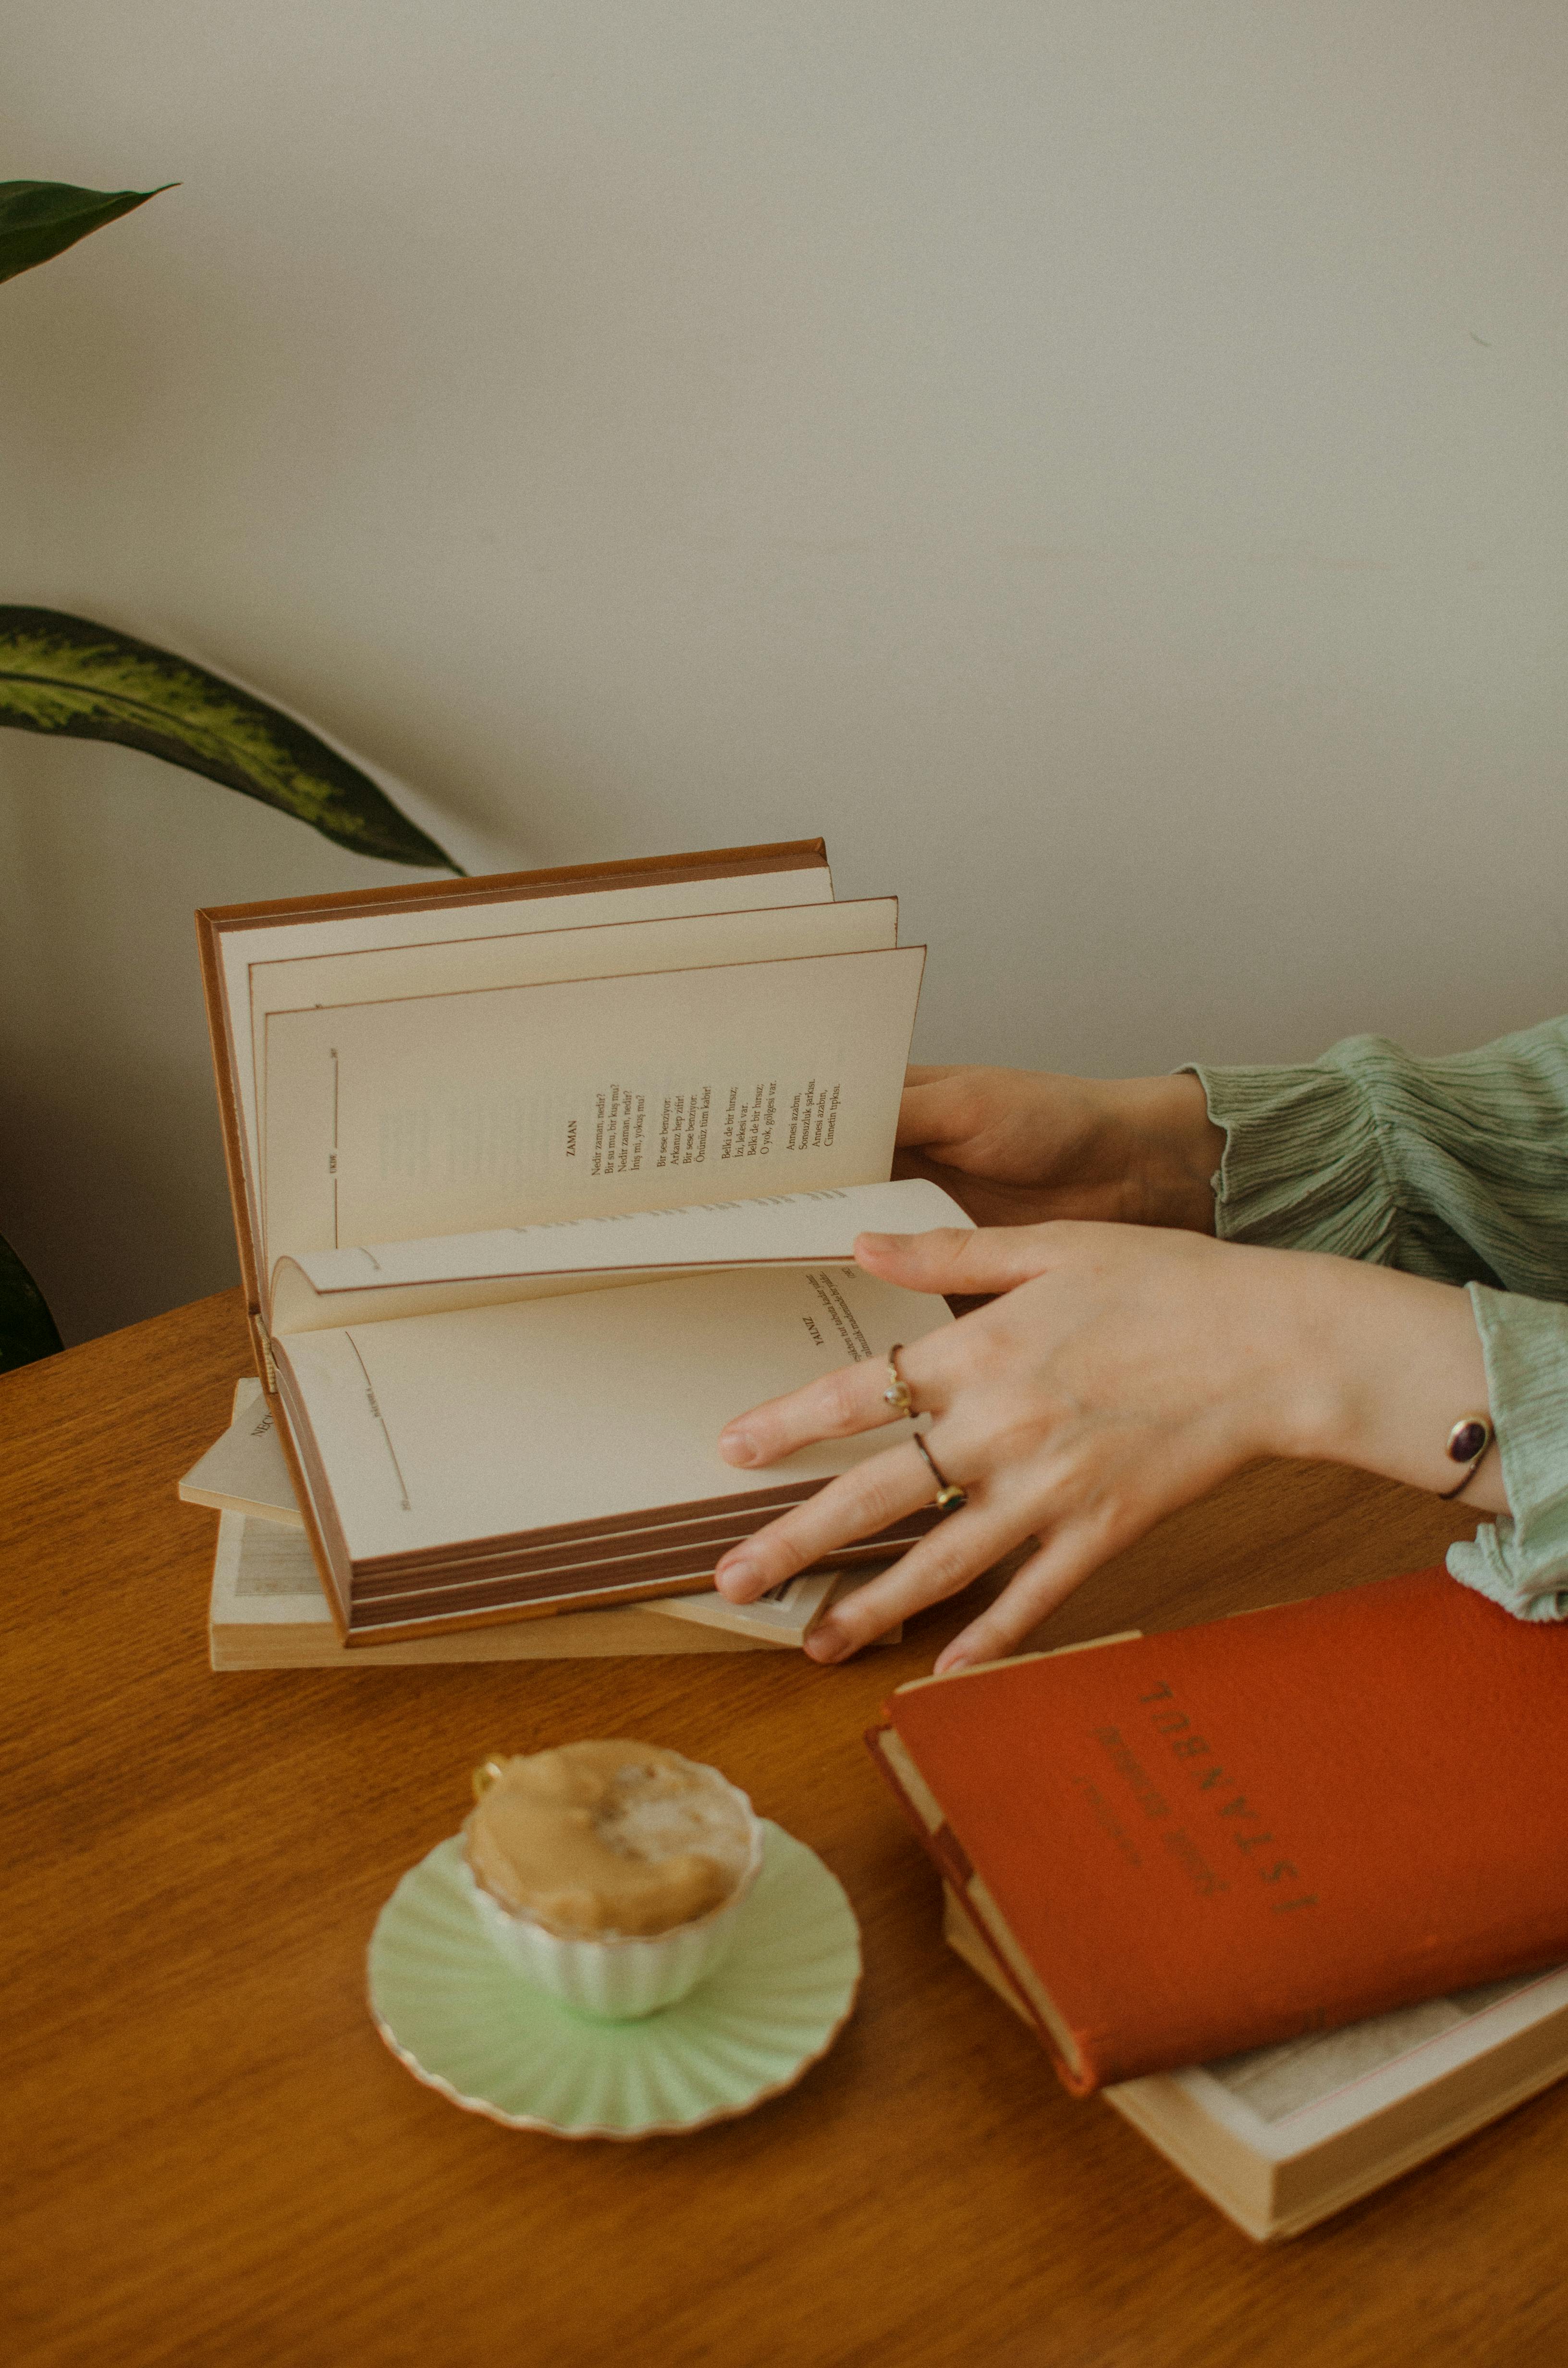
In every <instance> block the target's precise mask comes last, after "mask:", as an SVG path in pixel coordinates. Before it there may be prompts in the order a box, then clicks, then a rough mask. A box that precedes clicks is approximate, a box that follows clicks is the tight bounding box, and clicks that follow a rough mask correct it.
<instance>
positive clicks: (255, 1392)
mask: <svg viewBox="0 0 1568 2368" xmlns="http://www.w3.org/2000/svg"><path fill="white" fill-rule="evenodd" d="M179 1496H180V1499H181V1502H182V1503H184V1504H187V1505H211V1506H216V1507H217V1508H219V1509H220V1510H222V1511H224V1512H229V1511H236V1512H241V1513H258V1514H260V1515H261V1517H262V1518H263V1519H264V1520H268V1521H283V1522H287V1523H289V1524H290V1526H291V1527H293V1528H294V1529H296V1530H299V1529H301V1528H302V1527H303V1520H302V1518H301V1512H300V1508H299V1505H298V1503H297V1501H296V1499H295V1496H294V1484H293V1482H292V1481H291V1480H290V1477H289V1463H288V1458H287V1457H286V1456H285V1454H284V1452H283V1445H282V1441H281V1440H279V1438H278V1429H277V1426H276V1424H275V1423H274V1422H273V1419H272V1410H271V1408H270V1407H269V1406H268V1405H267V1401H266V1399H265V1398H264V1397H263V1396H262V1394H261V1383H259V1382H256V1381H250V1382H240V1383H237V1384H236V1385H235V1390H234V1419H233V1422H232V1423H231V1424H230V1426H229V1428H228V1429H227V1430H226V1431H225V1432H224V1433H223V1436H222V1439H219V1440H214V1441H213V1443H212V1445H211V1446H210V1448H209V1449H208V1451H207V1452H206V1454H205V1455H204V1456H203V1457H202V1458H201V1461H200V1462H199V1463H194V1464H192V1466H191V1468H190V1470H189V1471H188V1472H187V1474H186V1475H185V1478H184V1479H183V1480H182V1481H181V1482H180V1484H179ZM313 1583H314V1565H312V1584H313Z"/></svg>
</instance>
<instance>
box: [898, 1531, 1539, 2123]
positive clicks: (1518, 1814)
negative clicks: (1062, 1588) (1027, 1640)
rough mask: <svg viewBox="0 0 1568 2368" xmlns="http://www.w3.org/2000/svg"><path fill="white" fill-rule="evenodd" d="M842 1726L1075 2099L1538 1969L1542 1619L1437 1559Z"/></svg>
mask: <svg viewBox="0 0 1568 2368" xmlns="http://www.w3.org/2000/svg"><path fill="white" fill-rule="evenodd" d="M886 1721H887V1723H886V1724H885V1725H882V1726H879V1727H876V1728H873V1729H872V1730H871V1731H870V1733H869V1736H868V1738H867V1739H868V1741H869V1744H870V1746H871V1749H872V1753H873V1756H874V1757H875V1759H877V1762H878V1765H879V1766H880V1767H881V1769H882V1770H883V1772H884V1774H885V1775H886V1776H887V1777H888V1778H889V1780H890V1781H891V1782H892V1785H893V1788H894V1791H895V1793H897V1795H898V1797H899V1799H900V1800H901V1801H902V1803H903V1806H904V1808H905V1810H906V1811H907V1813H908V1815H909V1816H910V1818H911V1820H912V1822H913V1823H914V1825H915V1829H916V1831H917V1832H918V1833H919V1834H920V1836H921V1839H923V1840H924V1841H925V1842H926V1847H927V1849H928V1850H930V1853H931V1855H932V1857H933V1858H934V1859H935V1861H936V1862H937V1866H938V1867H939V1868H940V1870H941V1873H942V1874H943V1875H944V1877H945V1878H946V1880H947V1881H948V1882H949V1883H950V1884H953V1885H955V1887H957V1888H958V1889H959V1890H960V1891H961V1892H962V1894H963V1896H964V1898H965V1900H966V1902H967V1904H968V1905H969V1907H970V1908H971V1912H972V1913H973V1914H974V1915H975V1917H976V1918H977V1920H978V1922H979V1923H980V1924H981V1925H982V1926H983V1929H984V1930H985V1931H986V1932H987V1934H988V1936H989V1937H990V1939H991V1941H992V1942H993V1944H994V1947H995V1949H996V1951H997V1953H998V1955H999V1956H1000V1957H1001V1958H1002V1960H1003V1962H1004V1963H1005V1964H1006V1966H1007V1967H1008V1968H1009V1970H1010V1971H1011V1973H1012V1975H1013V1976H1014V1979H1015V1981H1016V1982H1017V1986H1018V1988H1019V1990H1020V1992H1021V1994H1022V1995H1023V1997H1024V1998H1026V1999H1027V2000H1028V2005H1029V2007H1030V2009H1031V2010H1032V2013H1033V2016H1034V2019H1035V2021H1036V2024H1037V2026H1038V2028H1039V2029H1040V2033H1041V2035H1042V2037H1044V2038H1045V2039H1046V2040H1047V2042H1048V2044H1050V2045H1051V2048H1052V2049H1053V2051H1054V2053H1055V2055H1056V2057H1057V2060H1058V2068H1059V2070H1060V2071H1061V2074H1062V2078H1063V2080H1064V2081H1065V2083H1066V2085H1067V2087H1068V2088H1070V2089H1073V2090H1074V2091H1075V2092H1076V2093H1078V2094H1080V2095H1086V2094H1088V2093H1089V2091H1091V2090H1092V2089H1097V2088H1100V2087H1102V2086H1103V2085H1105V2084H1107V2083H1108V2082H1113V2081H1120V2080H1129V2079H1132V2078H1137V2077H1139V2076H1140V2075H1142V2074H1144V2073H1150V2072H1161V2071H1166V2070H1170V2069H1173V2068H1176V2067H1178V2066H1185V2065H1189V2064H1199V2063H1203V2062H1205V2061H1207V2060H1208V2059H1210V2058H1212V2057H1216V2056H1221V2055H1231V2054H1233V2053H1235V2052H1237V2051H1238V2050H1241V2049H1244V2048H1251V2047H1261V2046H1266V2045H1269V2044H1274V2043H1277V2042H1278V2041H1281V2040H1286V2039H1290V2038H1294V2037H1296V2036H1297V2035H1298V2034H1300V2033H1301V2032H1309V2031H1324V2030H1331V2029H1334V2028H1335V2027H1336V2026H1337V2025H1339V2024H1341V2023H1346V2022H1354V2021H1359V2020H1361V2019H1363V2018H1365V2017H1367V2016H1369V2015H1374V2014H1381V2013H1383V2012H1386V2011H1388V2010H1389V2009H1392V2008H1395V2007H1400V2006H1404V2005H1409V2004H1411V2003H1413V2002H1415V2001H1416V2000H1418V1999H1422V1998H1433V1997H1436V1996H1437V1995H1438V1994H1439V1993H1441V1992H1443V1991H1447V1990H1458V1989H1463V1988H1465V1987H1469V1986H1470V1985H1472V1984H1475V1983H1479V1982H1483V1981H1489V1980H1493V1979H1500V1978H1502V1977H1503V1976H1505V1975H1510V1974H1515V1973H1520V1972H1524V1971H1526V1970H1528V1969H1529V1968H1532V1967H1535V1966H1539V1965H1545V1964H1551V1963H1552V1962H1553V1961H1555V1960H1560V1959H1562V1958H1563V1957H1568V1627H1565V1626H1559V1625H1557V1624H1555V1623H1552V1622H1523V1621H1517V1620H1515V1619H1513V1618H1512V1617H1511V1616H1510V1615H1509V1614H1508V1613H1507V1612H1506V1611H1500V1610H1499V1609H1498V1608H1497V1607H1496V1606H1495V1605H1494V1604H1492V1603H1489V1602H1487V1601H1486V1600H1484V1599H1483V1598H1482V1597H1481V1596H1478V1595H1475V1594H1472V1593H1471V1591H1470V1590H1468V1589H1467V1588H1462V1587H1460V1586H1459V1585H1457V1584H1456V1582H1455V1581H1454V1580H1453V1579H1451V1578H1449V1577H1448V1576H1447V1574H1446V1573H1445V1572H1443V1571H1441V1570H1432V1571H1422V1572H1419V1573H1417V1574H1415V1576H1413V1577H1403V1578H1392V1579H1384V1580H1382V1581H1381V1582H1379V1583H1378V1584H1377V1585H1375V1586H1372V1587H1362V1588H1354V1589H1352V1590H1350V1591H1349V1592H1347V1593H1345V1594H1339V1595H1331V1596H1325V1597H1322V1598H1319V1599H1317V1600H1313V1601H1310V1602H1306V1603H1294V1604H1287V1605H1281V1606H1279V1607H1278V1608H1276V1609H1275V1610H1272V1611H1257V1612H1251V1613H1248V1614H1245V1615H1244V1616H1242V1617H1240V1618H1236V1619H1231V1620H1221V1621H1215V1622H1209V1623H1206V1624H1205V1625H1203V1626H1201V1627H1196V1628H1186V1629H1177V1630H1176V1631H1174V1632H1173V1633H1171V1634H1166V1635H1160V1636H1148V1637H1135V1638H1128V1639H1112V1640H1110V1641H1109V1642H1108V1643H1107V1644H1105V1645H1101V1646H1099V1647H1097V1648H1095V1649H1092V1650H1078V1651H1072V1652H1068V1653H1061V1654H1037V1655H1032V1656H1026V1657H1024V1658H1022V1659H1019V1660H1016V1661H1001V1662H994V1663H992V1664H990V1665H989V1666H986V1667H983V1668H976V1669H971V1670H963V1671H960V1672H956V1673H955V1674H954V1675H953V1676H952V1677H950V1678H928V1679H919V1680H917V1681H916V1682H915V1683H914V1684H913V1685H908V1686H903V1687H901V1688H900V1689H899V1691H898V1692H897V1693H896V1694H895V1695H894V1696H893V1698H892V1701H891V1702H889V1703H888V1704H887V1705H886Z"/></svg>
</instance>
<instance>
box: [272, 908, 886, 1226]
mask: <svg viewBox="0 0 1568 2368" xmlns="http://www.w3.org/2000/svg"><path fill="white" fill-rule="evenodd" d="M924 960H925V954H924V949H923V948H920V947H906V948H900V949H897V950H890V951H882V952H875V953H846V954H822V955H814V956H807V957H804V958H802V959H800V960H797V961H790V962H748V963H744V964H737V965H733V966H726V967H719V968H713V969H703V970H690V971H673V972H664V973H656V974H653V975H641V976H634V977H627V978H589V979H578V980H574V981H572V982H570V983H565V984H561V985H545V986H520V987H503V988H494V989H490V990H486V991H483V992H480V993H476V994H472V995H462V996H432V997H427V998H421V999H418V1000H415V1001H412V1002H406V1003H403V1002H397V1003H373V1004H361V1005H356V1006H354V1007H352V1008H347V1009H344V1010H337V1011H332V1010H328V1011H299V1012H275V1013H274V1014H273V1015H272V1017H271V1019H269V1020H268V1022H267V1105H268V1109H269V1110H270V1112H271V1113H272V1117H271V1122H270V1124H269V1125H268V1128H267V1144H266V1167H265V1187H264V1200H265V1205H266V1211H267V1250H268V1263H269V1264H270V1263H271V1261H272V1260H274V1259H276V1258H278V1257H281V1256H285V1255H289V1256H293V1257H295V1258H298V1257H300V1256H301V1255H302V1254H304V1253H307V1252H310V1251H312V1250H324V1249H337V1248H341V1247H346V1246H350V1245H354V1244H358V1243H366V1242H392V1241H398V1240H410V1239H415V1238H418V1237H421V1236H431V1235H439V1234H455V1233H477V1232H484V1231H490V1230H493V1229H494V1228H497V1227H501V1226H508V1225H517V1224H548V1223H551V1222H552V1221H554V1220H555V1219H557V1218H565V1217H583V1216H618V1215H620V1214H623V1213H625V1212H629V1211H631V1210H639V1209H641V1210H651V1209H665V1208H676V1207H679V1206H680V1205H681V1204H682V1203H683V1202H689V1201H695V1200H698V1199H712V1200H721V1199H722V1200H730V1199H742V1198H753V1197H757V1196H760V1195H761V1194H764V1193H767V1192H777V1191H785V1192H798V1191H801V1190H821V1189H822V1188H824V1186H830V1185H839V1184H863V1183H874V1182H881V1181H882V1180H884V1179H885V1178H886V1177H887V1175H888V1171H889V1169H890V1167H892V1148H893V1141H894V1136H895V1133H896V1131H897V1123H898V1108H899V1100H900V1097H901V1094H902V1090H903V1071H904V1064H905V1060H906V1058H907V1054H908V1048H909V1040H910V1034H911V1030H912V1029H913V1027H914V1022H915V1002H916V999H917V997H918V994H919V987H920V973H921V968H922V965H923V962H924Z"/></svg>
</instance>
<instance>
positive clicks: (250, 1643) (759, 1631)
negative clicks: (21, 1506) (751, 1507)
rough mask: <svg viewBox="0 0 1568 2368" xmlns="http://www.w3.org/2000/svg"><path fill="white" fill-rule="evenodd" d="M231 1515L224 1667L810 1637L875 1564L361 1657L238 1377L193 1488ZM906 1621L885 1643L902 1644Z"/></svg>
mask: <svg viewBox="0 0 1568 2368" xmlns="http://www.w3.org/2000/svg"><path fill="white" fill-rule="evenodd" d="M179 1495H180V1497H181V1500H182V1501H183V1502H184V1503H186V1504H189V1505H206V1506H210V1507H211V1508H214V1509H215V1510H216V1511H217V1512H218V1513H219V1514H220V1516H221V1519H220V1520H219V1524H218V1539H217V1548H216V1553H215V1556H214V1560H213V1567H212V1587H211V1597H210V1606H209V1613H208V1645H209V1657H210V1662H211V1666H212V1668H214V1669H275V1668H367V1667H369V1668H408V1667H410V1666H414V1665H417V1664H420V1663H426V1662H432V1661H474V1660H572V1659H582V1658H594V1659H597V1658H603V1657H606V1656H612V1655H642V1654H674V1653H712V1652H726V1651H728V1652H748V1651H751V1650H753V1649H755V1648H756V1647H757V1646H761V1647H763V1648H764V1649H767V1648H768V1647H773V1648H775V1649H777V1648H779V1647H786V1648H787V1647H790V1646H799V1645H801V1644H802V1643H803V1642H804V1640H805V1638H806V1637H807V1636H808V1635H809V1634H810V1633H811V1631H812V1627H814V1625H815V1624H816V1622H817V1621H818V1620H819V1619H820V1618H821V1616H822V1614H823V1612H824V1611H825V1610H826V1609H827V1606H828V1604H829V1602H830V1601H832V1600H835V1597H836V1596H838V1595H839V1594H841V1593H843V1592H844V1591H845V1590H846V1588H853V1587H855V1586H857V1585H859V1584H860V1583H861V1581H862V1579H863V1578H864V1577H869V1576H871V1575H872V1574H871V1572H869V1571H866V1572H856V1573H853V1574H851V1573H848V1572H845V1571H842V1570H824V1571H812V1572H808V1573H805V1574H803V1575H802V1576H801V1577H798V1578H794V1579H790V1580H789V1581H787V1582H786V1583H785V1584H784V1585H783V1586H781V1587H777V1588H772V1589H770V1590H769V1592H768V1593H767V1595H765V1596H763V1597H762V1598H761V1599H760V1600H759V1601H757V1602H756V1603H730V1602H728V1601H726V1600H725V1598H724V1597H723V1596H722V1595H719V1594H716V1593H715V1592H713V1591H712V1590H711V1589H710V1590H709V1591H708V1592H706V1593H704V1594H700V1595H683V1596H659V1597H655V1598H654V1599H653V1600H651V1601H649V1602H645V1603H631V1604H627V1605H626V1606H625V1607H624V1608H622V1609H618V1610H613V1611H573V1612H563V1613H562V1615H561V1617H560V1618H559V1619H555V1620H526V1621H508V1622H505V1623H503V1624H500V1625H497V1626H494V1627H485V1628H463V1629H459V1630H457V1631H456V1632H454V1633H453V1634H443V1635H437V1636H424V1637H412V1638H407V1639H405V1640H403V1642H402V1643H394V1644H388V1645H363V1646H361V1647H359V1648H358V1650H357V1651H355V1652H353V1653H347V1652H346V1651H345V1649H344V1647H343V1645H342V1644H341V1643H340V1641H339V1639H338V1635H337V1631H336V1629H335V1626H334V1624H333V1620H332V1615H331V1613H330V1612H329V1611H328V1610H327V1607H326V1598H325V1597H324V1594H323V1593H322V1588H321V1581H320V1580H319V1578H318V1577H317V1576H316V1567H315V1563H314V1560H313V1558H312V1554H311V1550H310V1545H309V1543H308V1542H307V1540H306V1537H305V1534H304V1524H303V1522H302V1520H301V1516H300V1509H299V1507H298V1505H297V1503H296V1502H295V1498H294V1491H293V1486H292V1483H291V1482H290V1477H289V1466H288V1463H287V1462H286V1461H285V1459H284V1454H283V1450H282V1447H281V1445H280V1444H279V1442H278V1432H277V1426H276V1424H275V1423H274V1421H273V1419H272V1415H271V1412H270V1410H269V1409H268V1407H267V1404H266V1401H265V1399H264V1398H263V1396H262V1391H261V1384H260V1383H259V1382H257V1381H254V1380H249V1379H246V1380H242V1381H240V1382H238V1383H235V1385H234V1419H233V1423H232V1424H231V1425H230V1427H229V1429H227V1430H226V1431H225V1432H224V1433H223V1436H222V1439H219V1440H215V1441H214V1443H213V1444H212V1446H211V1447H210V1448H209V1449H208V1451H207V1452H206V1454H205V1455H204V1456H202V1458H201V1459H200V1461H199V1463H197V1464H195V1465H194V1466H193V1467H192V1469H191V1470H190V1471H189V1472H187V1474H186V1475H185V1478H184V1479H183V1480H182V1481H181V1482H180V1484H179ZM901 1634H902V1628H901V1627H900V1626H899V1625H897V1624H895V1625H894V1626H893V1627H892V1628H891V1629H890V1630H889V1631H888V1632H887V1634H886V1635H885V1636H882V1637H879V1638H878V1640H877V1641H878V1643H879V1644H887V1645H892V1644H896V1643H897V1642H898V1640H899V1637H900V1635H901Z"/></svg>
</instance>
